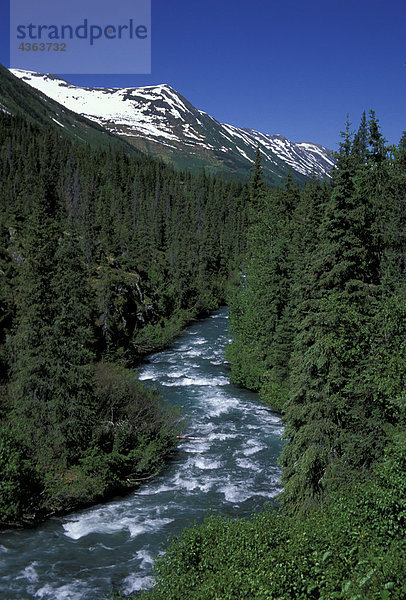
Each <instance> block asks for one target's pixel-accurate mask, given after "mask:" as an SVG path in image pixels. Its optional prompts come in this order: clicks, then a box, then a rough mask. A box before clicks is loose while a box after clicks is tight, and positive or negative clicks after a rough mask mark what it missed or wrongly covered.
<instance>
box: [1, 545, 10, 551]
mask: <svg viewBox="0 0 406 600" xmlns="http://www.w3.org/2000/svg"><path fill="white" fill-rule="evenodd" d="M0 552H8V548H6V547H5V546H2V545H1V544H0Z"/></svg>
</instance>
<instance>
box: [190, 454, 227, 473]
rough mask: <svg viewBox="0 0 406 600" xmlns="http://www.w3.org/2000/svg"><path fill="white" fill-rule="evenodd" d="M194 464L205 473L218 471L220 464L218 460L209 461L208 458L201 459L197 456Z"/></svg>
mask: <svg viewBox="0 0 406 600" xmlns="http://www.w3.org/2000/svg"><path fill="white" fill-rule="evenodd" d="M194 464H195V465H196V467H197V468H198V469H202V470H203V471H206V470H211V469H218V468H220V466H221V464H222V463H221V461H219V460H210V459H209V458H203V457H201V456H199V457H197V458H196V459H195V460H194Z"/></svg>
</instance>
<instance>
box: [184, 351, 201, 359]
mask: <svg viewBox="0 0 406 600" xmlns="http://www.w3.org/2000/svg"><path fill="white" fill-rule="evenodd" d="M201 355H202V350H192V349H189V350H188V351H187V354H186V357H187V358H189V357H195V356H201Z"/></svg>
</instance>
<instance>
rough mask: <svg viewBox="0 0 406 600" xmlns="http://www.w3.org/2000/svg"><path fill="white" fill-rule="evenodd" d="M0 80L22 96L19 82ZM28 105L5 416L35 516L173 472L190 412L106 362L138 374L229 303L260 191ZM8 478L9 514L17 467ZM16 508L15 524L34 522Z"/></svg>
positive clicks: (4, 129)
mask: <svg viewBox="0 0 406 600" xmlns="http://www.w3.org/2000/svg"><path fill="white" fill-rule="evenodd" d="M0 78H2V79H4V81H5V82H6V88H7V89H5V92H7V93H8V92H9V91H10V90H11V89H12V84H13V81H12V79H11V78H10V77H8V76H7V74H4V73H3V72H2V71H1V72H0ZM19 90H20V91H21V86H20V88H19ZM17 91H18V90H17ZM26 100H27V102H28V104H29V105H30V106H32V107H33V111H34V113H33V115H32V116H33V119H32V120H31V121H30V122H27V121H26V120H24V118H23V117H21V116H17V117H13V116H10V115H8V114H6V113H4V112H3V113H1V114H0V178H1V182H2V186H1V190H0V207H1V210H0V261H1V265H0V365H1V367H2V372H1V381H0V385H1V388H0V390H1V397H0V418H1V419H2V420H3V421H4V423H5V424H12V430H11V431H12V435H13V436H15V438H16V439H21V440H22V441H23V446H24V448H26V451H27V461H28V463H27V464H28V466H30V465H31V467H32V468H33V469H34V471H35V473H37V475H38V487H39V489H40V494H39V497H37V492H36V491H35V490H34V489H33V494H32V496H33V497H32V498H31V493H30V492H28V494H27V498H28V501H29V502H30V503H31V504H30V511H29V512H30V516H31V518H33V517H34V516H35V515H37V516H43V515H44V514H50V513H53V512H55V511H56V512H58V511H60V510H65V509H67V508H71V507H74V506H75V505H79V504H87V503H89V502H92V501H94V500H95V499H101V498H103V497H105V496H107V495H109V494H112V493H116V492H118V491H120V490H123V489H129V488H130V487H131V486H134V485H137V484H138V482H139V480H140V479H142V478H143V477H148V476H150V475H151V474H152V473H153V472H155V471H157V470H159V468H160V467H161V466H162V461H163V460H164V458H165V456H166V455H167V454H168V453H169V452H170V450H171V449H172V447H173V444H174V440H175V439H176V438H175V432H176V428H175V427H174V421H176V419H177V417H171V416H170V415H168V413H167V411H166V410H164V409H163V408H162V400H161V399H160V398H158V396H157V395H156V394H154V393H151V392H149V391H147V390H146V389H144V388H142V387H141V386H140V385H138V384H136V383H135V381H134V377H133V375H132V374H131V373H128V372H125V371H122V372H114V368H113V367H112V366H109V365H108V362H106V361H110V362H111V361H116V362H117V363H118V364H121V365H130V364H131V365H134V363H135V362H136V361H137V360H139V359H140V357H142V356H143V355H145V354H146V353H149V352H152V351H154V350H156V349H158V348H161V347H163V346H165V345H166V344H168V343H169V342H170V341H171V340H172V339H173V337H174V336H175V335H177V334H178V333H179V332H180V331H181V329H182V327H183V326H184V325H185V323H186V322H188V321H189V320H191V319H193V318H195V317H196V316H198V315H199V314H204V313H206V312H207V311H209V310H213V309H214V308H217V307H218V306H219V304H220V303H221V302H223V301H224V298H225V289H226V287H227V285H228V283H227V280H228V278H229V276H230V275H231V273H232V272H234V269H235V265H236V264H239V262H240V257H241V255H242V253H243V251H244V247H245V235H244V234H245V228H246V201H247V196H248V188H247V186H244V185H243V184H241V183H239V182H230V181H228V182H227V181H224V180H222V179H216V178H214V177H211V176H207V175H206V174H205V173H202V175H201V176H199V177H193V176H191V175H190V174H188V173H179V172H178V173H177V172H175V171H173V170H172V169H171V168H169V167H167V166H165V165H164V164H163V163H160V162H157V161H154V160H153V159H151V158H148V157H141V156H138V155H136V154H134V153H132V154H131V156H130V155H129V154H128V153H126V152H125V151H123V146H122V144H116V145H115V146H114V148H115V149H113V150H109V151H103V150H100V149H99V150H98V149H97V147H99V146H98V144H97V143H95V144H94V147H93V149H92V148H84V147H83V146H81V145H80V144H77V145H75V144H72V143H71V142H69V141H68V140H67V139H66V138H65V137H63V136H61V135H60V134H59V133H58V131H57V130H55V129H52V128H47V127H43V126H42V125H41V127H38V126H37V125H35V124H34V122H35V123H37V124H38V123H42V119H41V115H42V113H43V109H44V107H43V106H42V104H41V103H40V104H38V103H36V102H35V99H34V98H33V97H32V95H30V94H28V95H27V98H26ZM66 117H67V119H68V120H69V119H70V115H66ZM120 146H121V149H120ZM100 364H101V365H103V366H102V367H100ZM101 369H102V370H104V371H105V373H104V374H103V375H102V370H101ZM95 370H96V374H97V376H96V380H95V379H94V376H93V374H94V371H95ZM119 379H121V383H120V384H118V381H119ZM103 386H104V387H103ZM111 413H112V414H111ZM10 435H11V434H10ZM10 448H11V447H10ZM13 448H14V446H13ZM16 452H17V451H15V452H14V450H13V451H11V449H10V452H9V453H8V454H7V456H8V457H9V459H10V464H12V465H16V464H17V462H18V460H19V458H18V457H19V456H20V455H19V454H18V453H17V454H16ZM16 461H17V462H16ZM34 465H35V466H34ZM24 468H25V467H24ZM22 472H25V471H24V469H22ZM13 473H14V474H13ZM9 483H10V485H9V488H7V489H9V491H8V492H7V494H8V495H7V494H6V492H4V493H5V494H6V495H5V496H4V500H3V505H4V508H5V510H6V512H7V509H6V507H5V505H6V504H7V501H9V502H10V503H11V501H12V500H11V498H12V491H10V490H16V491H17V489H18V485H19V479H18V477H17V475H16V467H13V469H12V472H11V474H10V481H9ZM10 486H11V487H10ZM34 496H35V497H34ZM6 498H8V500H6ZM30 498H31V500H32V502H31V500H30ZM13 506H14V508H13V509H12V510H11V509H10V511H11V512H9V513H7V514H8V517H4V519H3V521H5V522H6V521H7V520H10V519H11V518H12V515H14V517H13V519H14V518H15V520H18V518H19V517H20V518H22V517H23V514H22V511H23V506H22V505H21V506H20V505H19V504H18V503H17V504H14V505H13ZM19 506H20V508H18V507H19ZM19 511H20V514H19Z"/></svg>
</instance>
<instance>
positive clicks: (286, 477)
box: [142, 112, 406, 600]
mask: <svg viewBox="0 0 406 600" xmlns="http://www.w3.org/2000/svg"><path fill="white" fill-rule="evenodd" d="M405 137H406V136H404V137H403V138H402V141H401V143H400V144H399V146H398V147H397V148H387V147H386V146H385V141H384V139H383V138H382V135H381V134H380V131H379V127H378V122H377V120H376V117H375V115H374V113H373V112H371V113H370V115H369V120H367V118H366V116H365V115H363V118H362V120H361V125H360V127H359V129H358V131H357V132H356V134H355V135H352V134H351V131H350V124H349V123H347V126H346V131H345V132H344V133H343V141H342V144H341V146H340V151H339V154H338V156H337V166H336V168H335V170H334V172H333V174H332V175H333V177H332V181H331V183H327V182H318V181H317V180H316V179H311V180H310V181H309V182H308V183H307V185H306V186H304V187H303V189H301V190H299V189H298V188H297V187H296V186H295V185H294V184H293V183H292V181H291V180H290V178H288V179H287V181H286V185H285V189H282V190H268V189H267V188H266V186H265V185H264V183H263V181H262V174H261V165H260V160H259V154H258V155H257V161H256V164H255V167H254V169H253V173H252V177H251V184H250V205H249V210H248V220H249V229H248V238H247V254H246V261H245V266H244V278H243V280H242V282H241V286H240V288H239V290H237V292H236V294H235V296H234V297H233V298H232V299H231V315H230V317H231V325H232V337H233V341H232V343H231V346H230V347H229V349H228V356H229V359H230V360H231V362H232V369H231V373H232V378H233V380H234V381H235V382H237V383H240V384H241V385H244V386H246V387H248V388H250V389H253V390H258V391H259V392H260V394H261V396H262V398H263V399H264V401H265V402H267V403H268V404H269V405H270V406H271V407H272V408H274V409H277V410H278V411H280V412H282V413H283V415H284V420H285V424H286V429H285V438H286V439H287V443H286V444H285V446H284V450H283V453H282V457H281V463H282V465H283V483H284V490H283V492H282V493H281V495H280V498H279V500H280V504H281V506H280V508H279V509H278V510H277V509H275V508H272V507H268V508H266V509H264V510H263V512H262V513H261V514H258V515H254V516H253V517H252V519H250V520H245V519H240V520H238V519H237V520H232V519H227V518H223V517H219V516H212V517H209V518H208V519H207V520H206V522H205V523H204V524H203V525H195V526H194V527H191V528H189V529H187V530H185V531H184V532H183V534H182V535H181V536H179V537H178V538H175V539H173V540H172V541H171V543H170V545H169V548H168V549H167V552H166V554H165V555H163V556H161V557H160V558H159V559H158V560H157V564H156V585H155V588H154V589H153V590H151V591H149V592H145V593H144V594H143V595H142V597H143V598H145V599H147V598H151V599H152V598H153V599H154V600H158V599H159V600H175V599H176V600H187V599H188V598H190V599H193V600H210V599H213V600H232V599H233V600H234V599H237V598H238V600H240V599H243V598H246V599H249V600H259V599H268V600H292V599H303V600H304V599H306V600H307V599H309V600H313V599H314V600H316V599H317V600H327V599H334V598H335V599H341V600H375V599H382V600H389V599H390V600H401V599H403V598H404V597H405V596H406V577H405V575H406V569H405V565H406V560H405V558H406V553H405V550H406V547H405V538H404V529H405V517H406V495H405V491H406V488H405V485H404V474H405V470H406V446H405V443H406V438H405V407H406V402H405V385H404V366H405V364H406V345H405V340H406V335H405V324H406V319H405V307H406V302H405V299H406V298H405V278H404V275H405V273H404V269H405V264H406V261H405V243H404V242H405V240H404V234H405V231H406V228H405V223H404V215H405V192H406V169H405V167H406V162H405V157H406V154H405Z"/></svg>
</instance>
